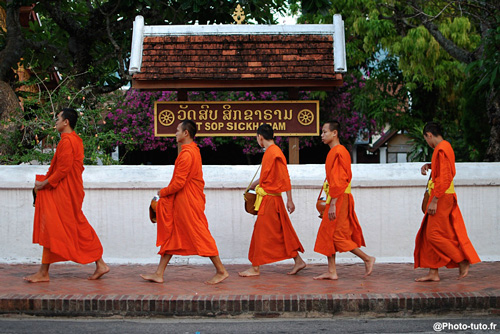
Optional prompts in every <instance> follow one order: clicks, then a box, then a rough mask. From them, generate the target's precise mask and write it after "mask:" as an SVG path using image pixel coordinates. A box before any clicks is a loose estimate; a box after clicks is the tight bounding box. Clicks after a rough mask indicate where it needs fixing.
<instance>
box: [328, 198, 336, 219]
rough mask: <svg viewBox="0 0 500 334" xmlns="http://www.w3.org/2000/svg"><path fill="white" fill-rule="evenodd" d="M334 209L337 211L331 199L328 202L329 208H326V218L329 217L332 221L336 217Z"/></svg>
mask: <svg viewBox="0 0 500 334" xmlns="http://www.w3.org/2000/svg"><path fill="white" fill-rule="evenodd" d="M336 211H337V207H336V205H335V203H334V202H333V201H332V202H330V208H329V209H328V219H330V220H332V221H333V220H335V218H337V214H336Z"/></svg>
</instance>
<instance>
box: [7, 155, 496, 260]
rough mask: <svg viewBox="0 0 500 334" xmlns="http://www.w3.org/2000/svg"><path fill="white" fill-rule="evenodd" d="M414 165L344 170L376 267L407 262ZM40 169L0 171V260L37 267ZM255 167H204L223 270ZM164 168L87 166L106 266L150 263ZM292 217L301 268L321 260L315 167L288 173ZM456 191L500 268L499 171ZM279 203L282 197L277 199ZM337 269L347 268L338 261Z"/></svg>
mask: <svg viewBox="0 0 500 334" xmlns="http://www.w3.org/2000/svg"><path fill="white" fill-rule="evenodd" d="M420 166H421V164H420V163H418V164H414V163H405V164H387V165H377V164H374V165H353V166H352V170H353V182H352V194H353V196H354V200H355V203H356V213H357V215H358V218H359V221H360V223H361V227H362V228H363V232H364V236H365V240H366V244H367V247H366V249H365V250H366V252H368V253H369V254H372V255H374V256H376V257H377V258H378V261H379V262H413V248H414V240H415V235H416V233H417V231H418V229H419V226H420V223H421V220H422V216H423V215H422V213H421V212H420V204H421V200H422V195H423V192H424V188H425V183H426V181H427V177H425V176H422V175H420ZM47 169H48V166H0V201H1V203H2V204H1V206H0V210H1V211H0V262H7V263H19V262H21V263H34V262H35V263H38V262H39V261H40V259H41V252H42V249H41V247H40V246H39V245H34V244H32V229H33V214H34V208H33V206H32V196H31V189H32V187H33V183H34V177H35V174H44V173H46V171H47ZM256 169H257V166H204V168H203V170H204V177H205V182H206V188H205V194H206V197H207V207H206V215H207V217H208V221H209V224H210V230H211V232H212V235H213V236H214V238H215V240H216V242H217V245H218V247H219V252H220V256H221V258H222V259H223V261H224V262H225V263H248V260H247V252H248V246H249V243H250V238H251V235H252V229H253V223H254V221H255V217H254V216H251V215H249V214H247V213H246V212H245V211H244V209H243V196H242V193H243V190H244V189H245V188H246V186H247V185H248V183H249V182H250V179H251V178H252V176H253V174H254V173H255V171H256ZM172 172H173V166H104V167H103V166H88V167H86V170H85V172H84V174H83V175H84V184H85V190H86V196H85V201H84V205H83V210H84V213H85V214H86V216H87V218H88V219H89V221H90V223H91V224H92V225H93V227H94V228H95V230H96V231H97V234H98V235H99V237H100V239H101V242H102V244H103V246H104V259H105V260H106V261H108V262H110V263H156V262H157V261H158V255H156V253H157V251H158V248H157V247H155V241H156V227H155V225H153V224H151V223H150V221H149V217H148V207H149V203H150V201H151V198H152V197H153V196H154V195H155V194H156V192H157V190H158V189H159V188H162V187H164V186H166V185H167V184H168V182H169V180H170V178H171V176H172ZM289 172H290V176H291V180H292V185H293V199H294V202H295V205H296V211H295V212H294V213H293V214H292V215H291V220H292V223H293V225H294V227H295V229H296V231H297V234H298V236H299V238H300V240H301V242H302V244H303V246H304V248H305V249H306V252H305V254H304V256H303V257H304V258H305V259H306V260H307V261H309V262H326V261H325V258H324V256H322V255H320V254H316V253H314V251H313V248H314V242H315V238H316V233H317V230H318V227H319V224H320V219H319V218H318V213H317V211H316V209H315V204H316V198H317V196H318V193H319V189H320V187H321V184H322V182H323V180H324V166H323V165H290V166H289ZM455 186H456V191H457V195H458V201H459V205H460V208H461V210H462V214H463V216H464V219H465V223H466V226H467V230H468V233H469V237H470V239H471V241H472V243H473V245H474V246H475V248H476V250H477V252H478V253H479V256H480V257H481V259H482V260H483V261H500V247H498V240H500V227H499V221H500V163H463V164H457V176H456V178H455ZM284 196H285V195H284ZM174 259H175V261H176V262H177V263H209V261H208V259H204V258H201V257H196V256H194V257H174ZM339 261H341V262H350V261H356V260H355V259H354V257H353V256H352V255H351V254H350V253H347V254H345V253H344V254H341V255H340V256H339Z"/></svg>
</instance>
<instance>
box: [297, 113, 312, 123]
mask: <svg viewBox="0 0 500 334" xmlns="http://www.w3.org/2000/svg"><path fill="white" fill-rule="evenodd" d="M297 119H298V120H299V123H300V124H302V125H304V126H307V125H309V124H311V123H312V122H313V121H314V113H313V112H312V111H311V110H309V109H302V110H301V111H300V112H299V115H298V116H297Z"/></svg>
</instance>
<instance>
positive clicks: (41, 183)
mask: <svg viewBox="0 0 500 334" xmlns="http://www.w3.org/2000/svg"><path fill="white" fill-rule="evenodd" d="M48 182H49V181H48V180H44V181H35V189H36V190H42V189H43V188H45V186H46V185H47V183H48Z"/></svg>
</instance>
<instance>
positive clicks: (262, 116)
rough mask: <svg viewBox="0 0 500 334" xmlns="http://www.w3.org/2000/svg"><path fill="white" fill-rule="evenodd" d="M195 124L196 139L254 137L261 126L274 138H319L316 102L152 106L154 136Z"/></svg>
mask: <svg viewBox="0 0 500 334" xmlns="http://www.w3.org/2000/svg"><path fill="white" fill-rule="evenodd" d="M186 119H190V120H192V121H194V122H195V123H196V126H197V133H196V136H201V137H215V136H232V137H234V136H255V133H256V132H257V128H258V127H259V126H260V125H261V124H264V123H267V124H270V125H271V126H272V127H273V130H274V134H275V135H276V136H295V137H296V136H317V135H319V101H206V102H199V101H173V102H163V101H157V102H155V136H157V137H174V136H175V132H176V131H177V126H178V125H179V123H180V122H182V121H183V120H186Z"/></svg>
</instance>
